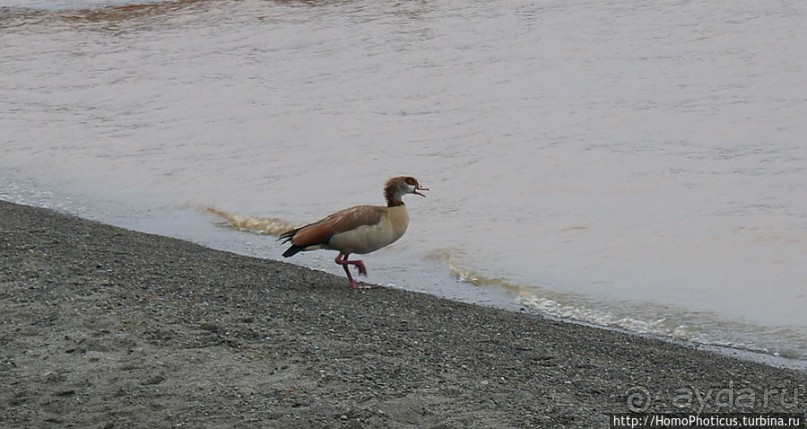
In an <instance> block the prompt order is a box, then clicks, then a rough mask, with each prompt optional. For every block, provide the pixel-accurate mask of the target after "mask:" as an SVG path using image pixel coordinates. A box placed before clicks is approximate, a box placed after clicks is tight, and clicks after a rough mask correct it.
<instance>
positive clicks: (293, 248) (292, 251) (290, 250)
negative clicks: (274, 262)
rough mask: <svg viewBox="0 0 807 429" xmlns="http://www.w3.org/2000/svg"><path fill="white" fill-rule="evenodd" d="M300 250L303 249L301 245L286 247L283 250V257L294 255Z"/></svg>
mask: <svg viewBox="0 0 807 429" xmlns="http://www.w3.org/2000/svg"><path fill="white" fill-rule="evenodd" d="M301 250H303V247H300V246H291V247H289V248H288V249H286V251H285V252H283V257H284V258H288V257H289V256H294V255H296V254H297V252H300V251H301Z"/></svg>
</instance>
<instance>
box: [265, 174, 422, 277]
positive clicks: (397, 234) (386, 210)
mask: <svg viewBox="0 0 807 429" xmlns="http://www.w3.org/2000/svg"><path fill="white" fill-rule="evenodd" d="M428 190H429V188H424V187H422V186H420V183H418V181H417V179H415V178H414V177H408V176H400V177H393V178H392V179H389V180H387V183H386V184H385V185H384V197H385V198H386V199H387V206H386V207H384V206H356V207H351V208H349V209H344V210H340V211H338V212H336V213H333V214H331V215H330V216H328V217H326V218H324V219H322V220H319V221H317V222H314V223H310V224H308V225H305V226H301V227H299V228H297V229H293V230H291V231H287V232H285V233H283V234H281V235H280V239H281V240H284V241H283V242H284V243H288V242H291V247H289V248H288V249H287V250H286V251H285V252H283V256H284V257H286V258H288V257H290V256H294V255H295V254H297V252H301V251H307V250H316V249H328V250H337V251H339V255H338V256H337V257H336V259H335V260H334V261H335V262H336V263H337V264H339V265H341V266H342V268H344V270H345V274H347V279H348V284H349V286H350V287H351V288H353V289H365V288H369V287H370V286H367V285H365V284H362V283H357V282H356V281H355V280H354V279H353V276H352V275H350V269H348V265H355V266H356V269H357V270H358V272H359V274H361V275H367V268H365V267H364V262H362V261H360V260H352V261H351V260H348V256H350V254H351V253H358V254H361V255H363V254H365V253H370V252H375V251H376V250H378V249H380V248H382V247H385V246H389V245H390V244H392V243H393V242H395V241H396V240H398V239H399V238H401V236H402V235H404V232H406V227H407V226H409V214H408V213H407V212H406V205H405V204H404V202H403V200H402V199H401V198H402V197H403V196H404V195H406V194H415V195H420V196H421V197H425V195H423V194H422V193H420V192H418V191H428Z"/></svg>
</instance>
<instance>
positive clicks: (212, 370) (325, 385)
mask: <svg viewBox="0 0 807 429" xmlns="http://www.w3.org/2000/svg"><path fill="white" fill-rule="evenodd" d="M267 239H271V238H267ZM267 256H276V255H267ZM345 285H346V281H345V279H344V278H340V277H334V276H332V275H329V274H326V273H322V272H317V271H312V270H309V269H306V268H302V267H298V266H295V265H290V264H286V263H282V262H275V261H269V260H263V259H256V258H250V257H245V256H239V255H235V254H231V253H227V252H221V251H217V250H212V249H208V248H205V247H201V246H198V245H195V244H192V243H188V242H184V241H180V240H175V239H170V238H165V237H159V236H153V235H147V234H142V233H137V232H132V231H127V230H123V229H120V228H116V227H112V226H107V225H102V224H99V223H95V222H90V221H86V220H82V219H78V218H75V217H70V216H65V215H62V214H58V213H54V212H52V211H48V210H44V209H38V208H32V207H26V206H20V205H15V204H10V203H5V202H0V326H1V327H2V329H0V382H1V385H2V386H3V388H2V389H0V427H2V428H38V427H47V428H61V427H76V428H140V427H142V428H147V427H148V428H156V427H172V428H173V427H176V428H178V427H186V428H252V427H268V428H320V427H322V428H512V427H524V428H528V427H529V428H532V427H547V428H549V427H552V428H560V427H574V428H598V427H608V422H609V420H608V416H607V414H608V413H621V412H627V411H631V410H634V411H636V410H644V409H647V410H648V411H656V412H696V411H703V412H730V411H744V412H749V411H755V412H763V411H785V412H802V413H803V412H804V411H803V410H804V409H805V408H807V373H805V372H803V371H796V370H792V369H782V368H775V367H773V366H767V365H761V364H757V363H753V362H748V361H744V360H739V359H735V358H732V357H729V356H723V355H717V354H714V353H711V352H707V351H703V350H696V349H693V348H690V347H684V346H680V345H676V344H671V343H667V342H662V341H658V340H654V339H648V338H642V337H638V336H634V335H627V334H622V333H618V332H612V331H609V330H604V329H597V328H590V327H586V326H580V325H576V324H570V323H564V322H559V321H553V320H547V319H544V318H541V317H537V316H533V315H528V314H520V313H514V312H508V311H504V310H499V309H492V308H486V307H481V306H475V305H468V304H463V303H457V302H453V301H448V300H444V299H440V298H436V297H432V296H429V295H424V294H419V293H412V292H406V291H401V290H393V289H388V288H381V287H379V288H375V289H372V290H367V291H354V290H349V289H347V288H346V287H345ZM648 397H649V401H643V399H648Z"/></svg>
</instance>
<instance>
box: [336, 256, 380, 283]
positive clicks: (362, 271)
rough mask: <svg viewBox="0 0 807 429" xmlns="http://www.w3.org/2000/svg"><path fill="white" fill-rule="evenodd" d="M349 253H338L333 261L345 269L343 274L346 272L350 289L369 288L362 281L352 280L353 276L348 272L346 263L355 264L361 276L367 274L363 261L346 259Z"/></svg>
mask: <svg viewBox="0 0 807 429" xmlns="http://www.w3.org/2000/svg"><path fill="white" fill-rule="evenodd" d="M349 255H350V254H349V253H345V254H342V253H340V254H339V255H338V256H337V257H336V259H334V262H336V263H337V264H339V265H341V266H342V268H344V269H345V274H347V281H348V285H349V286H350V288H351V289H370V288H371V286H369V285H366V284H364V283H358V282H356V280H353V276H352V275H351V274H350V268H348V265H355V266H356V269H357V270H358V271H359V274H361V275H363V276H366V275H367V268H365V267H364V262H362V261H359V260H356V261H349V260H348V259H347V257H348V256H349Z"/></svg>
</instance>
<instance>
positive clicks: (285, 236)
mask: <svg viewBox="0 0 807 429" xmlns="http://www.w3.org/2000/svg"><path fill="white" fill-rule="evenodd" d="M299 230H300V228H297V229H292V230H291V231H286V232H284V233H283V234H280V238H278V240H283V242H284V243H288V242H289V241H291V239H292V238H294V234H297V231H299ZM301 250H303V248H302V247H300V246H295V245H292V246H291V247H289V248H288V249H286V251H285V252H283V257H284V258H288V257H289V256H294V255H296V254H297V252H299V251H301Z"/></svg>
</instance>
